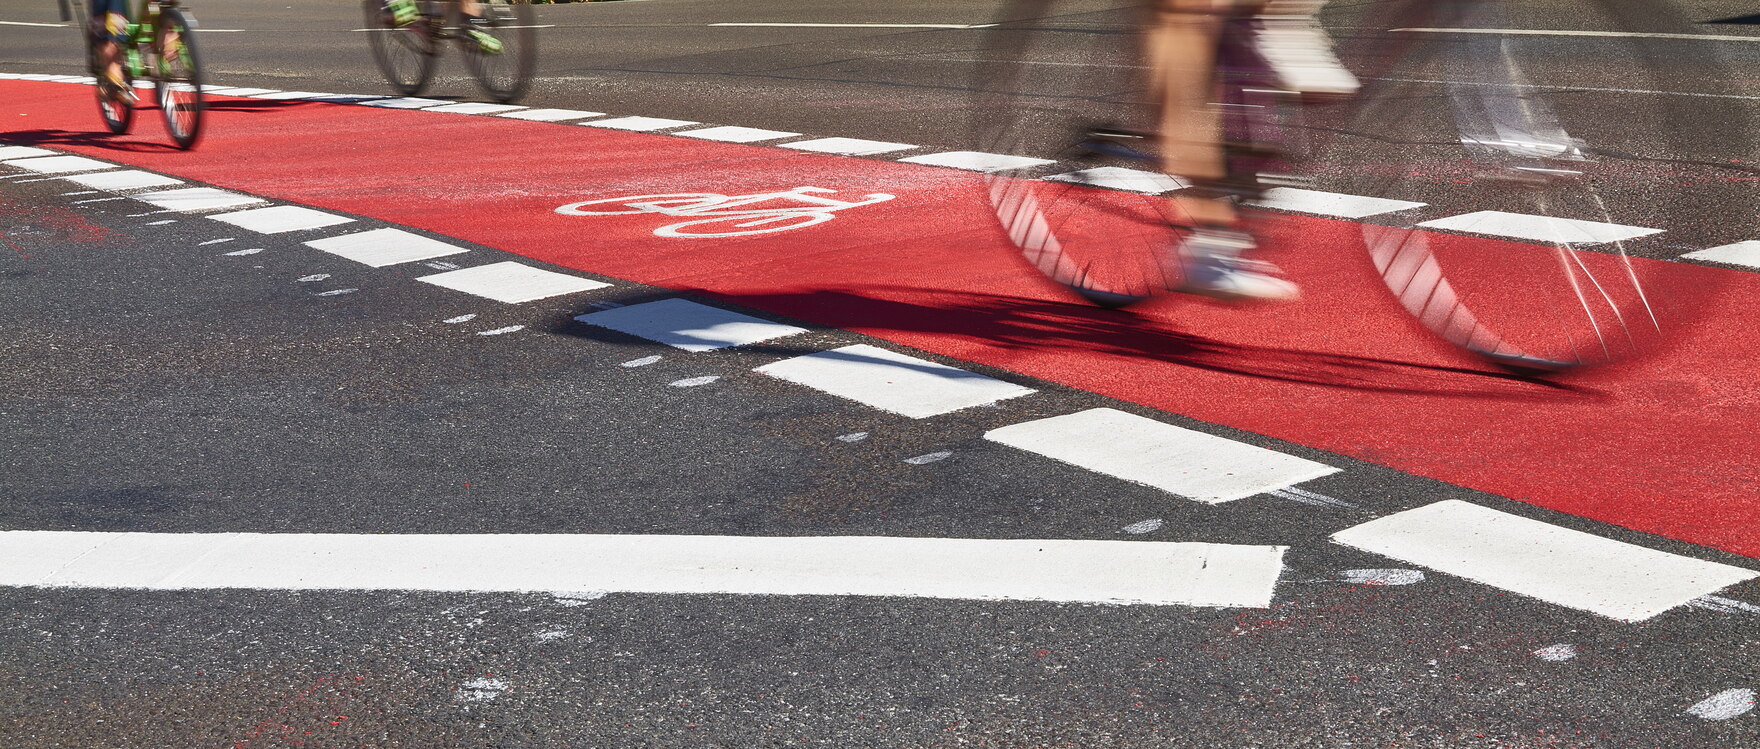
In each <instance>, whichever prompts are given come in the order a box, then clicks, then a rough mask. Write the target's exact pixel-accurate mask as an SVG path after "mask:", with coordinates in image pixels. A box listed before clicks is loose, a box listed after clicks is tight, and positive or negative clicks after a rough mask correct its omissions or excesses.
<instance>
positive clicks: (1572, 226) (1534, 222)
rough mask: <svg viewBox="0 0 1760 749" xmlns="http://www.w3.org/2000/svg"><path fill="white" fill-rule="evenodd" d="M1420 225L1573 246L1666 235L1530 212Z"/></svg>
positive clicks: (1479, 214)
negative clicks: (1534, 214)
mask: <svg viewBox="0 0 1760 749" xmlns="http://www.w3.org/2000/svg"><path fill="white" fill-rule="evenodd" d="M1418 225H1419V226H1422V227H1426V228H1430V229H1443V230H1447V231H1458V232H1464V233H1467V234H1484V235H1489V236H1495V237H1512V238H1515V239H1528V240H1533V241H1536V242H1561V243H1570V244H1601V243H1604V242H1618V241H1621V240H1625V239H1634V238H1637V237H1644V236H1649V235H1651V234H1661V233H1662V230H1661V229H1649V228H1645V227H1642V226H1623V225H1620V224H1605V223H1602V222H1599V221H1584V220H1581V219H1574V218H1556V217H1553V216H1533V215H1529V214H1526V213H1505V212H1503V211H1478V212H1475V213H1465V214H1461V215H1459V216H1449V217H1447V218H1439V219H1435V220H1433V221H1423V222H1420V223H1419V224H1418Z"/></svg>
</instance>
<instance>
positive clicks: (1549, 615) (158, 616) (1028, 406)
mask: <svg viewBox="0 0 1760 749" xmlns="http://www.w3.org/2000/svg"><path fill="white" fill-rule="evenodd" d="M70 191H72V190H69V189H68V186H67V184H66V183H64V182H62V181H60V180H45V181H36V182H30V181H25V180H8V181H6V182H0V207H3V208H4V212H5V215H6V216H7V217H8V221H7V230H6V237H5V239H6V241H7V245H8V250H7V251H6V252H4V253H0V285H3V286H4V287H5V293H0V320H3V321H4V322H3V323H0V361H3V362H5V366H4V367H0V434H4V435H6V438H5V441H6V450H5V451H4V452H0V456H3V457H0V528H5V529H31V530H133V531H153V532H223V531H265V532H350V533H417V532H427V533H463V532H476V533H482V532H539V533H559V532H568V533H637V534H642V533H675V534H737V535H846V534H848V535H855V534H875V535H893V536H909V535H923V536H940V537H962V538H1070V539H1125V538H1136V539H1142V540H1151V541H1154V540H1207V541H1220V542H1238V543H1278V544H1289V545H1291V546H1292V547H1293V549H1292V551H1291V554H1290V556H1289V557H1288V560H1287V561H1288V564H1289V569H1288V570H1287V571H1286V572H1285V575H1284V580H1285V582H1284V583H1283V584H1282V585H1281V586H1280V588H1279V593H1278V596H1277V599H1276V601H1275V602H1274V604H1273V606H1272V608H1270V609H1268V610H1251V611H1241V610H1211V609H1189V608H1182V607H1149V606H1083V605H1059V604H1036V603H1021V602H960V601H934V600H909V599H875V598H856V597H773V596H756V597H734V596H659V595H634V594H611V595H607V596H605V597H603V598H590V599H585V600H574V599H564V598H558V597H555V596H551V595H512V594H484V595H458V594H413V593H411V594H386V593H358V592H299V593H295V592H246V591H202V592H187V593H148V592H128V591H79V590H64V589H63V590H41V589H20V588H11V589H4V590H0V652H4V653H6V654H7V655H6V656H5V657H4V658H3V659H0V744H3V745H5V746H7V747H20V748H21V749H34V748H35V747H63V746H65V747H74V746H80V747H84V746H95V745H129V746H189V745H210V744H212V745H231V746H245V747H251V746H281V745H292V743H291V742H292V741H296V740H297V741H305V742H308V743H306V744H305V745H307V746H314V745H315V746H356V745H370V746H408V747H438V746H445V747H453V746H458V747H465V746H472V747H477V746H506V747H526V746H729V747H746V746H771V745H777V746H780V745H783V744H788V745H800V744H805V745H809V746H852V745H860V746H951V745H956V744H969V745H977V746H1095V745H1101V744H1104V745H1108V746H1192V747H1301V746H1313V747H1343V746H1361V745H1381V746H1401V747H1438V748H1440V747H1449V748H1454V747H1470V746H1485V747H1508V746H1523V747H1526V746H1657V747H1684V746H1707V747H1711V746H1715V747H1732V748H1737V749H1739V748H1743V747H1760V741H1756V740H1755V737H1756V735H1757V732H1756V731H1755V730H1754V724H1753V716H1752V715H1748V716H1744V717H1741V718H1736V719H1732V720H1728V721H1711V720H1706V719H1703V718H1700V717H1696V716H1694V715H1690V714H1688V713H1687V710H1688V708H1689V707H1690V706H1692V705H1694V704H1695V703H1697V702H1699V701H1701V700H1703V699H1705V698H1706V697H1708V696H1710V695H1712V694H1716V693H1719V692H1722V691H1725V690H1728V689H1732V688H1741V687H1744V686H1750V685H1753V684H1756V683H1757V682H1760V667H1757V666H1756V664H1757V663H1760V658H1756V657H1755V654H1756V650H1755V649H1756V648H1757V647H1760V642H1757V641H1756V640H1755V638H1754V635H1753V633H1754V632H1755V631H1756V625H1755V622H1756V621H1760V620H1757V619H1755V618H1754V617H1755V615H1754V614H1745V613H1740V612H1739V611H1737V612H1716V611H1709V610H1704V609H1698V608H1682V609H1679V610H1676V611H1673V612H1670V613H1668V614H1665V615H1663V616H1661V617H1658V618H1656V619H1654V620H1651V621H1649V622H1646V623H1644V624H1637V625H1634V624H1621V623H1615V622H1612V621H1609V620H1605V619H1601V618H1599V617H1595V616H1593V615H1589V614H1584V613H1581V612H1575V611H1569V610H1564V609H1561V608H1559V607H1556V606H1552V605H1549V604H1544V603H1540V602H1537V601H1533V600H1528V599H1523V598H1520V597H1517V596H1513V595H1506V594H1503V593H1501V592H1499V591H1497V590H1495V589H1492V588H1487V587H1484V586H1480V585H1476V584H1471V583H1467V582H1463V581H1461V580H1458V579H1453V578H1449V577H1447V576H1441V575H1432V576H1430V577H1428V578H1426V579H1424V580H1423V581H1421V582H1418V583H1415V584H1410V585H1398V586H1384V585H1362V584H1354V583H1352V582H1349V581H1348V580H1347V577H1348V576H1347V575H1346V571H1348V570H1357V569H1369V568H1378V567H1386V566H1388V561H1387V560H1385V559H1382V558H1378V557H1374V556H1371V555H1366V554H1362V553H1359V552H1355V551H1352V550H1349V549H1346V548H1343V547H1340V546H1338V545H1336V544H1331V543H1328V542H1326V540H1325V537H1326V536H1327V535H1328V534H1330V533H1332V532H1334V531H1337V530H1339V529H1342V528H1344V527H1348V526H1350V525H1354V524H1356V523H1358V522H1361V521H1363V520H1366V519H1368V518H1370V517H1374V516H1380V515H1385V514H1388V513H1391V512H1395V511H1398V510H1401V509H1406V508H1410V507H1415V506H1419V505H1423V504H1428V503H1430V502H1433V501H1436V500H1439V499H1447V498H1455V499H1469V500H1471V501H1473V502H1476V503H1480V504H1484V505H1487V506H1490V507H1494V508H1497V509H1501V510H1504V511H1508V512H1514V513H1518V514H1523V515H1527V516H1530V517H1536V518H1541V519H1544V520H1546V521H1547V522H1551V523H1555V524H1559V525H1564V526H1567V527H1576V528H1580V529H1583V530H1588V531H1591V532H1594V533H1597V534H1599V535H1607V536H1611V537H1614V538H1618V539H1621V540H1627V541H1632V542H1637V543H1642V544H1644V545H1647V546H1652V547H1655V548H1662V549H1666V550H1669V551H1674V552H1677V553H1681V554H1686V555H1689V556H1696V557H1700V558H1708V559H1717V560H1726V559H1727V558H1726V557H1723V556H1719V555H1715V554H1712V553H1710V552H1707V551H1705V550H1703V549H1696V548H1694V547H1691V546H1690V545H1686V544H1674V543H1668V542H1664V541H1660V540H1658V539H1655V538H1647V537H1641V536H1639V535H1637V534H1632V533H1624V532H1620V531H1618V530H1617V529H1609V528H1606V527H1603V526H1598V525H1595V524H1591V523H1586V522H1583V521H1579V520H1576V519H1573V518H1569V517H1564V516H1559V515H1556V514H1552V513H1546V512H1543V511H1539V510H1537V509H1535V508H1532V507H1528V506H1525V505H1521V504H1519V503H1516V502H1512V501H1508V500H1503V499H1500V498H1496V497H1488V496H1484V495H1479V494H1475V493H1473V492H1469V491H1466V490H1463V489H1460V488H1457V487H1451V486H1447V485H1442V484H1439V483H1437V482H1434V481H1430V480H1426V479H1421V478H1415V477H1411V476H1407V475H1404V474H1400V473H1397V472H1394V471H1391V470H1387V469H1384V468H1380V467H1377V466H1374V465H1369V464H1364V463H1360V462H1357V461H1351V460H1347V459H1343V458H1340V457H1338V456H1334V455H1327V454H1323V453H1318V452H1316V451H1312V450H1306V449H1303V448H1300V447H1298V446H1293V445H1286V444H1276V443H1270V442H1268V441H1267V440H1265V439H1264V438H1260V437H1255V436H1253V435H1246V434H1240V433H1238V432H1232V431H1229V430H1224V429H1220V428H1217V427H1214V426H1210V425H1204V424H1200V423H1195V422H1191V421H1188V420H1182V419H1179V418H1178V417H1173V416H1169V415H1167V414H1155V417H1156V418H1159V419H1163V420H1170V421H1173V422H1175V423H1179V424H1182V425H1185V426H1188V427H1191V428H1195V429H1200V430H1204V431H1209V432H1212V433H1219V434H1225V435H1227V436H1230V437H1233V438H1236V439H1242V440H1245V441H1249V442H1252V443H1254V444H1266V445H1269V446H1272V447H1275V448H1277V449H1279V450H1283V451H1286V452H1289V453H1292V454H1295V455H1299V456H1303V457H1308V458H1311V459H1315V460H1320V461H1322V462H1326V463H1329V464H1331V465H1335V466H1340V467H1343V468H1345V469H1346V470H1345V471H1344V472H1343V473H1340V474H1336V475H1334V476H1331V477H1327V478H1325V479H1320V480H1317V481H1314V482H1310V483H1307V484H1304V486H1305V487H1306V488H1308V489H1312V490H1314V491H1318V492H1322V493H1325V494H1327V495H1329V496H1332V497H1336V498H1339V499H1342V500H1345V501H1347V502H1350V503H1353V504H1355V505H1357V507H1355V508H1319V507H1314V506H1310V505H1305V504H1296V503H1293V502H1288V501H1286V500H1283V499H1278V498H1274V497H1271V496H1260V497H1256V498H1252V499H1249V500H1242V501H1239V502H1233V503H1228V504H1226V505H1219V506H1212V505H1203V504H1199V503H1192V502H1183V501H1177V500H1170V499H1169V498H1168V495H1166V494H1164V493H1161V492H1159V491H1157V490H1152V489H1147V488H1144V487H1139V486H1134V485H1129V484H1125V483H1122V482H1118V481H1115V480H1111V479H1107V478H1104V477H1100V476H1096V475H1093V474H1090V473H1087V472H1085V471H1079V470H1075V469H1072V468H1070V467H1068V466H1064V465H1061V464H1057V463H1053V462H1051V461H1048V460H1043V459H1040V458H1036V457H1033V456H1030V455H1027V454H1025V453H1019V452H1015V451H1011V450H1009V449H1007V448H1004V447H1002V446H999V445H996V444H994V443H989V442H986V441H984V440H983V439H982V438H981V434H982V432H983V431H984V430H986V429H989V428H993V427H996V426H1000V425H1002V424H1007V423H1015V422H1018V421H1020V420H1024V419H1026V418H1031V417H1035V416H1044V415H1052V414H1057V413H1067V412H1070V411H1074V410H1078V409H1081V408H1088V407H1094V406H1100V405H1105V406H1111V407H1117V408H1123V409H1125V410H1133V411H1138V410H1140V409H1137V408H1136V407H1133V406H1130V405H1127V404H1120V403H1116V402H1111V401H1107V400H1105V399H1101V398H1098V397H1095V396H1091V395H1087V394H1084V393H1080V392H1074V391H1070V390H1067V389H1062V388H1058V387H1055V386H1050V385H1047V384H1045V383H1040V382H1033V381H1025V384H1028V385H1030V386H1033V387H1037V388H1040V389H1041V390H1042V392H1041V393H1039V394H1036V395H1033V396H1031V397H1028V398H1025V399H1019V400H1014V401H1007V402H1004V403H1003V404H1002V405H1000V406H999V407H996V408H979V409H973V410H970V411H963V412H958V413H955V414H950V415H947V416H942V417H935V418H930V419H922V420H910V419H904V418H899V417H889V416H884V415H879V414H877V412H875V411H873V410H871V409H866V408H862V407H859V406H856V405H854V404H852V403H850V402H847V401H842V400H838V399H835V398H832V397H830V396H826V395H822V394H818V393H815V392H813V391H807V390H803V389H800V388H795V387H792V386H787V385H785V384H782V383H778V382H776V381H773V380H770V379H768V378H765V377H762V376H759V375H755V374H753V373H751V372H750V371H749V370H750V369H751V368H752V367H754V366H757V365H759V364H762V363H765V362H768V361H773V360H776V359H779V358H782V357H785V356H788V355H790V354H792V353H796V352H797V349H818V348H823V347H826V346H830V345H836V344H843V343H852V342H858V341H863V340H865V339H863V338H861V337H860V336H855V335H852V334H848V333H843V332H838V331H816V332H813V333H811V334H809V337H807V338H804V339H798V340H797V339H788V340H789V341H790V343H789V344H788V345H787V346H770V347H765V346H758V347H754V348H751V349H744V348H742V349H737V350H733V351H726V352H721V353H715V354H693V355H683V354H678V353H675V352H674V351H673V350H671V349H668V348H663V347H660V346H658V345H656V344H651V343H647V342H644V341H640V340H638V339H632V338H627V337H623V336H618V335H614V334H608V333H596V332H593V329H589V328H586V327H584V326H581V325H578V324H576V323H573V322H572V321H571V320H570V318H571V317H572V316H573V315H575V314H579V313H581V312H584V311H588V310H590V309H592V307H591V304H592V303H594V302H603V301H625V302H629V301H637V300H642V299H647V298H652V297H653V296H654V295H655V294H656V293H658V292H657V290H653V289H643V288H640V287H636V286H633V285H630V284H627V283H619V284H618V285H617V286H616V287H614V288H612V289H605V290H601V291H597V292H588V293H586V294H579V295H574V296H568V297H559V298H557V299H555V300H549V301H544V302H537V303H533V304H529V305H520V306H517V307H513V306H507V307H503V306H499V305H496V304H495V303H492V302H487V301H482V300H475V299H474V298H472V297H465V296H461V295H458V294H455V293H452V292H449V291H446V290H443V289H437V288H431V287H428V286H427V285H425V284H419V283H415V282H413V281H411V280H410V279H411V278H412V277H413V276H416V275H421V274H425V273H428V272H431V269H430V268H427V267H423V266H422V265H421V264H412V265H410V266H393V267H389V268H380V269H371V268H366V267H363V266H360V265H358V264H354V263H352V262H349V261H346V260H341V259H338V258H334V257H331V256H328V255H325V254H323V253H319V252H316V251H314V250H311V249H309V248H306V247H304V246H302V245H301V244H299V238H298V237H297V236H288V235H281V236H271V237H260V238H259V237H240V234H239V233H238V232H236V231H226V230H225V229H226V228H227V227H224V226H223V225H221V224H218V223H215V222H211V221H208V220H206V219H202V218H198V217H186V216H178V215H174V214H163V213H159V214H153V215H144V216H143V215H135V214H140V213H144V212H146V211H144V210H143V209H142V207H141V206H140V204H138V203H135V202H134V201H129V200H122V201H105V202H97V203H89V204H83V205H74V204H73V203H72V201H76V200H81V199H92V198H91V196H89V195H88V196H68V195H63V193H65V192H70ZM167 215H171V216H172V218H170V219H167V218H166V216H167ZM166 220H171V221H174V223H170V224H160V225H154V224H155V223H156V222H162V221H166ZM226 237H235V238H236V239H235V240H234V241H233V242H228V243H222V244H215V245H202V244H200V243H201V242H206V241H211V240H213V239H220V238H226ZM259 248H260V249H262V252H260V253H254V254H250V255H241V256H229V255H226V254H225V253H227V252H236V251H237V250H238V249H259ZM476 252H477V253H479V255H480V257H479V259H482V260H488V259H494V256H496V255H497V254H499V253H496V252H495V251H494V250H490V249H487V248H477V249H476ZM319 275H325V276H327V277H325V278H322V279H313V280H306V281H301V280H300V279H308V278H312V277H314V276H319ZM340 289H356V291H353V292H350V293H347V294H341V295H331V296H321V295H320V294H323V293H324V292H330V291H336V290H340ZM467 313H476V314H478V315H479V316H478V317H477V318H475V319H472V320H470V321H467V322H465V323H455V324H448V323H445V322H442V321H443V320H447V319H451V318H454V317H457V316H460V315H463V314H467ZM513 325H523V326H525V328H524V329H522V330H519V331H515V332H511V333H506V334H502V335H496V336H482V335H478V334H479V333H481V332H484V331H488V330H496V329H500V328H505V327H509V326H513ZM650 355H660V356H661V357H662V359H661V360H660V361H659V362H658V363H655V364H651V365H648V366H643V367H633V368H632V367H624V366H622V363H623V362H627V361H631V360H634V359H637V358H640V357H645V356H650ZM965 366H969V365H965ZM983 371H986V372H987V373H989V374H992V375H995V376H999V377H1002V378H1004V379H1010V380H1013V381H1022V380H1021V378H1019V377H1017V376H1014V375H1009V374H1007V373H1003V372H995V371H988V370H983ZM703 375H719V376H720V377H721V379H719V380H717V381H715V382H713V383H710V384H708V385H703V386H699V387H694V388H679V387H674V386H672V385H671V384H670V383H672V382H675V381H677V380H678V379H680V378H685V377H695V376H703ZM855 431H867V432H869V433H870V434H871V435H872V436H871V437H870V438H869V439H868V440H865V441H862V442H858V443H853V444H851V443H844V442H840V441H838V440H837V439H836V437H837V436H838V435H842V434H848V433H851V432H855ZM936 450H950V451H952V452H953V453H954V455H953V457H952V458H950V459H947V460H943V461H939V462H935V463H930V464H926V465H911V464H907V463H905V462H903V459H904V458H908V457H912V456H916V455H922V454H924V453H927V452H931V451H936ZM1152 518H1153V519H1161V520H1163V521H1164V524H1163V525H1162V526H1161V527H1160V528H1158V529H1156V530H1153V531H1151V532H1149V533H1146V534H1140V535H1131V534H1128V533H1126V532H1124V531H1123V530H1122V529H1123V528H1124V526H1126V525H1129V524H1133V523H1138V522H1140V521H1143V520H1146V519H1152ZM1726 594H1727V595H1729V596H1731V597H1734V598H1737V599H1746V600H1754V599H1756V598H1760V582H1756V583H1748V584H1745V585H1742V586H1738V587H1736V588H1733V589H1731V590H1729V591H1727V593H1726ZM1561 644H1562V645H1571V646H1573V647H1574V648H1575V652H1576V653H1577V655H1576V657H1575V658H1574V659H1571V660H1566V661H1557V662H1553V661H1547V660H1543V659H1541V658H1539V657H1537V656H1536V655H1535V654H1534V653H1535V651H1537V650H1540V649H1542V648H1547V647H1551V646H1555V645H1561Z"/></svg>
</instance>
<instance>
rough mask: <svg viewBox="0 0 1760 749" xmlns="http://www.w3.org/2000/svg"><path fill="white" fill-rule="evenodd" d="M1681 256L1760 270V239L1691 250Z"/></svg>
mask: <svg viewBox="0 0 1760 749" xmlns="http://www.w3.org/2000/svg"><path fill="white" fill-rule="evenodd" d="M1681 257H1684V258H1687V259H1690V260H1704V261H1708V262H1713V263H1729V264H1730V265H1740V266H1743V267H1747V268H1753V269H1755V270H1760V241H1753V240H1749V241H1746V242H1737V243H1735V244H1726V245H1723V246H1722V247H1712V248H1710V249H1706V250H1699V251H1698V252H1689V253H1687V254H1685V255H1682V256H1681Z"/></svg>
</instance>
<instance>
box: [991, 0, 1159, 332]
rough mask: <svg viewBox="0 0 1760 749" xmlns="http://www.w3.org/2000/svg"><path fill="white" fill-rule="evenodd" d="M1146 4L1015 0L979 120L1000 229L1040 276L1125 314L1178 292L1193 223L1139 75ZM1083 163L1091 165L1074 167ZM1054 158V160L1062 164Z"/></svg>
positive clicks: (1002, 26) (1007, 10) (999, 35)
mask: <svg viewBox="0 0 1760 749" xmlns="http://www.w3.org/2000/svg"><path fill="white" fill-rule="evenodd" d="M1139 6H1140V3H1137V2H1129V1H1126V0H1116V1H1115V2H1111V3H1107V2H1100V3H1095V2H1076V1H1075V0H1014V1H1013V2H1010V3H1008V4H1007V5H1006V6H1005V7H1004V8H1003V10H1002V12H1001V14H1000V15H999V16H998V17H997V18H996V19H995V20H994V21H993V25H992V26H991V27H989V28H988V29H986V30H985V32H984V36H983V41H982V44H981V52H980V58H981V60H980V62H979V65H978V76H977V77H978V80H977V81H976V85H975V86H974V88H975V90H976V94H975V95H974V100H973V106H972V113H973V114H972V116H973V123H972V124H973V130H974V139H975V141H976V142H977V143H978V146H979V150H981V151H984V152H987V153H993V154H1001V155H1005V156H1010V157H1018V158H1019V160H1010V161H1008V162H1005V163H1004V164H1002V165H1000V168H995V169H991V170H989V171H987V172H986V175H985V180H984V185H985V193H986V194H985V197H986V199H987V200H988V202H989V205H990V207H991V210H992V212H993V213H994V214H995V216H996V218H997V220H998V222H999V224H1000V226H1001V229H1002V233H1003V234H1004V235H1005V236H1006V238H1007V241H1008V242H1009V243H1010V244H1011V245H1012V246H1013V247H1014V248H1015V249H1016V250H1017V252H1018V256H1019V258H1020V259H1021V260H1023V261H1024V262H1025V264H1026V265H1027V266H1028V267H1030V268H1031V269H1033V270H1034V271H1035V272H1037V273H1039V274H1041V275H1043V276H1044V277H1045V278H1047V279H1049V280H1050V281H1051V282H1053V283H1054V284H1056V285H1057V286H1059V287H1061V288H1062V289H1064V290H1066V291H1068V292H1072V293H1074V294H1075V295H1077V296H1078V297H1080V298H1081V299H1083V300H1085V301H1087V302H1088V303H1090V304H1095V305H1098V306H1102V307H1109V308H1118V307H1124V306H1128V305H1131V304H1135V303H1137V302H1139V301H1142V300H1144V299H1147V298H1149V297H1151V296H1154V295H1157V294H1160V293H1162V292H1164V291H1165V290H1166V289H1168V288H1169V287H1171V286H1175V285H1177V277H1178V268H1177V265H1176V264H1174V263H1171V262H1170V260H1169V259H1170V257H1171V256H1172V251H1173V249H1174V248H1175V247H1176V246H1177V245H1178V243H1179V239H1180V235H1179V232H1178V231H1177V229H1176V228H1175V227H1176V226H1178V225H1181V224H1185V223H1189V222H1188V221H1185V220H1184V217H1183V216H1182V215H1180V214H1179V213H1178V211H1177V209H1176V208H1175V207H1174V206H1173V204H1172V203H1171V201H1170V200H1169V199H1168V198H1166V197H1164V194H1165V193H1167V192H1169V191H1171V190H1173V189H1177V188H1179V187H1181V186H1182V184H1181V183H1179V182H1178V181H1177V180H1173V179H1171V178H1169V177H1167V176H1165V175H1162V174H1160V166H1159V164H1158V163H1157V162H1156V160H1155V156H1154V153H1155V148H1154V147H1153V145H1152V144H1153V139H1152V138H1149V137H1144V136H1140V135H1136V134H1135V133H1144V132H1152V131H1154V129H1155V125H1156V123H1155V122H1154V120H1153V115H1152V113H1151V111H1150V110H1151V109H1152V107H1151V106H1150V100H1149V98H1148V96H1147V92H1148V85H1147V81H1146V79H1144V78H1143V77H1142V73H1141V71H1142V70H1143V69H1144V66H1143V65H1142V64H1141V62H1140V61H1139V50H1138V46H1139V45H1138V34H1139V30H1138V29H1139V21H1140V15H1139V14H1140V13H1141V9H1140V7H1139ZM1072 162H1073V163H1077V164H1079V165H1080V167H1081V168H1079V169H1077V170H1075V171H1073V172H1072V171H1070V170H1069V169H1068V168H1067V166H1065V168H1063V169H1062V170H1061V171H1062V172H1063V173H1062V174H1058V173H1056V171H1058V170H1057V169H1056V166H1063V165H1066V164H1068V163H1072ZM1054 164H1055V165H1056V166H1054Z"/></svg>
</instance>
